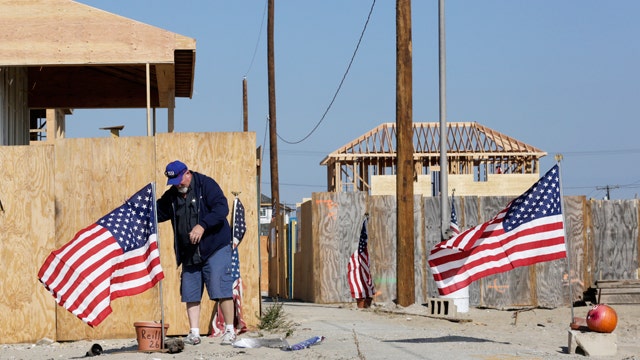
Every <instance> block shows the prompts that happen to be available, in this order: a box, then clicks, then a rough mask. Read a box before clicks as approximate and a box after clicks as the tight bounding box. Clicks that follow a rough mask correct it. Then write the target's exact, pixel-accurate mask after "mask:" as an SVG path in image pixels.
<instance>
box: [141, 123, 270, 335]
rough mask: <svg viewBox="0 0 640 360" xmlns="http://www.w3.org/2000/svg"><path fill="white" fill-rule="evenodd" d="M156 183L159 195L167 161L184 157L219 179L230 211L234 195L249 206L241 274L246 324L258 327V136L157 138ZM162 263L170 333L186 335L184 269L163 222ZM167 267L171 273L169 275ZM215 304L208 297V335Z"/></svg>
mask: <svg viewBox="0 0 640 360" xmlns="http://www.w3.org/2000/svg"><path fill="white" fill-rule="evenodd" d="M156 138H157V139H156V155H155V156H156V163H157V164H158V165H157V166H155V168H154V171H155V179H156V181H157V182H158V184H159V186H158V188H159V190H158V193H159V194H160V193H161V191H163V188H164V186H162V184H166V177H165V176H164V169H165V166H166V164H167V163H169V162H171V161H173V160H176V159H179V160H181V161H183V162H184V163H185V164H187V166H189V168H190V169H192V170H194V171H197V172H200V173H203V174H206V175H209V176H211V177H212V178H214V179H215V180H216V181H217V182H218V184H219V185H220V187H221V188H222V190H223V191H224V193H225V195H226V196H227V200H228V201H229V208H230V209H231V205H232V201H233V195H232V192H238V193H239V198H240V200H241V201H242V203H243V204H244V207H245V215H246V221H247V232H246V234H245V236H244V239H243V241H242V243H241V244H240V247H239V248H238V251H239V255H240V274H241V276H242V282H243V286H244V288H243V291H244V293H243V312H244V314H245V317H244V320H245V321H246V322H247V325H248V326H249V327H255V326H256V325H257V322H258V319H257V318H256V317H255V316H254V314H259V313H260V300H261V297H260V282H259V276H260V273H259V267H260V265H259V264H260V258H259V253H260V250H259V247H260V243H259V234H258V221H259V213H258V206H257V203H258V200H257V199H258V197H257V196H258V194H257V188H258V186H257V184H256V158H255V148H256V143H255V133H253V132H228V133H169V134H158V135H157V136H156ZM159 230H160V232H161V233H160V238H161V241H162V243H161V246H162V249H161V250H162V254H163V257H162V260H163V264H169V265H167V266H165V275H166V280H165V284H166V286H165V287H164V299H165V303H167V302H168V301H170V302H171V303H170V304H172V305H171V306H165V316H166V317H167V320H168V322H169V323H170V325H171V327H170V328H169V334H186V333H187V332H188V331H189V325H188V321H187V316H186V312H185V307H184V304H181V303H179V301H180V295H179V271H178V270H177V269H175V256H174V254H173V249H172V246H173V238H172V236H173V235H172V231H171V228H170V224H169V223H168V222H167V223H163V224H160V227H159ZM166 269H169V270H171V271H170V272H168V271H166ZM213 305H214V302H213V301H210V300H208V297H207V296H204V297H203V301H202V310H201V316H200V329H201V332H204V331H206V330H208V329H209V327H208V326H207V325H208V324H209V323H210V322H209V321H210V319H211V313H212V310H213Z"/></svg>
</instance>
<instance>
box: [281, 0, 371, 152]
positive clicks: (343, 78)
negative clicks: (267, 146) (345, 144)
mask: <svg viewBox="0 0 640 360" xmlns="http://www.w3.org/2000/svg"><path fill="white" fill-rule="evenodd" d="M375 5H376V1H375V0H373V2H372V3H371V8H370V9H369V15H368V16H367V21H366V22H365V23H364V27H363V29H362V32H361V33H360V38H359V39H358V44H357V45H356V48H355V50H354V51H353V55H352V56H351V60H350V61H349V65H348V66H347V70H346V71H345V72H344V75H342V80H340V84H339V85H338V88H337V89H336V92H335V93H334V94H333V98H332V99H331V102H329V105H328V106H327V109H326V110H325V111H324V114H322V117H321V118H320V120H319V121H318V123H317V124H316V126H314V127H313V129H311V131H310V132H309V133H308V134H307V135H306V136H305V137H303V138H302V139H300V140H298V141H287V140H285V139H284V138H283V137H282V136H280V134H278V133H276V135H277V136H278V138H279V139H280V140H282V141H283V142H285V143H287V144H292V145H295V144H299V143H301V142H303V141H305V140H306V139H308V138H309V136H311V134H313V133H314V132H315V131H316V129H318V126H320V124H321V123H322V122H323V121H324V118H325V117H326V116H327V113H328V112H329V110H330V109H331V107H332V106H333V102H334V101H335V100H336V98H337V97H338V93H339V92H340V89H341V88H342V84H343V83H344V81H345V79H346V78H347V74H348V73H349V70H350V69H351V65H352V64H353V60H354V59H355V57H356V54H357V53H358V49H359V48H360V43H361V42H362V38H363V37H364V33H365V31H366V30H367V25H368V24H369V20H370V19H371V13H373V7H374V6H375Z"/></svg>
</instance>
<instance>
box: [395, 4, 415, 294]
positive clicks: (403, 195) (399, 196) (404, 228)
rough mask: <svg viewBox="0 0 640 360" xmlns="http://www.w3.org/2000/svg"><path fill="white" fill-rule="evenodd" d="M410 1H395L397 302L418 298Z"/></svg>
mask: <svg viewBox="0 0 640 360" xmlns="http://www.w3.org/2000/svg"><path fill="white" fill-rule="evenodd" d="M411 61H412V58H411V1H410V0H397V1H396V128H397V142H398V155H397V158H398V163H397V167H398V171H397V175H396V202H397V213H396V217H397V221H396V226H397V231H396V234H397V237H398V238H397V239H396V241H397V249H398V250H397V253H396V269H397V277H398V280H397V285H396V286H397V302H398V305H400V306H409V305H412V304H413V303H414V302H415V270H414V262H413V260H414V231H413V224H414V221H413V177H414V176H413V175H414V174H413V123H412V116H413V103H412V82H411V77H412V69H411Z"/></svg>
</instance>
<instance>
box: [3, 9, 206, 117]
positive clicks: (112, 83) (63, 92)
mask: <svg viewBox="0 0 640 360" xmlns="http://www.w3.org/2000/svg"><path fill="white" fill-rule="evenodd" d="M195 51H196V41H195V39H192V38H189V37H186V36H182V35H179V34H175V33H172V32H169V31H166V30H163V29H160V28H157V27H154V26H151V25H147V24H144V23H141V22H138V21H135V20H131V19H128V18H125V17H122V16H119V15H115V14H112V13H109V12H106V11H103V10H100V9H96V8H93V7H91V6H88V5H84V4H80V3H77V2H75V1H70V0H21V1H14V0H0V66H18V67H26V68H28V75H29V97H28V99H29V100H28V102H29V103H28V106H29V107H31V108H137V107H146V106H147V79H148V83H149V87H150V92H151V98H150V105H151V106H152V107H173V106H174V102H175V97H187V98H191V96H192V94H193V83H194V70H195ZM147 65H148V67H147ZM147 69H148V70H147Z"/></svg>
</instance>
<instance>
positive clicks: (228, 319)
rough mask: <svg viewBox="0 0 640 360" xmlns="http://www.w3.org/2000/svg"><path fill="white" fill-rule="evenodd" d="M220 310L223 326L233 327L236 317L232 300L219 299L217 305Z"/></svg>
mask: <svg viewBox="0 0 640 360" xmlns="http://www.w3.org/2000/svg"><path fill="white" fill-rule="evenodd" d="M218 306H220V309H221V310H222V315H223V316H224V324H225V325H226V326H227V328H228V327H229V326H233V320H234V319H235V317H236V309H235V307H234V306H233V299H232V298H227V299H220V303H219V304H218Z"/></svg>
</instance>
